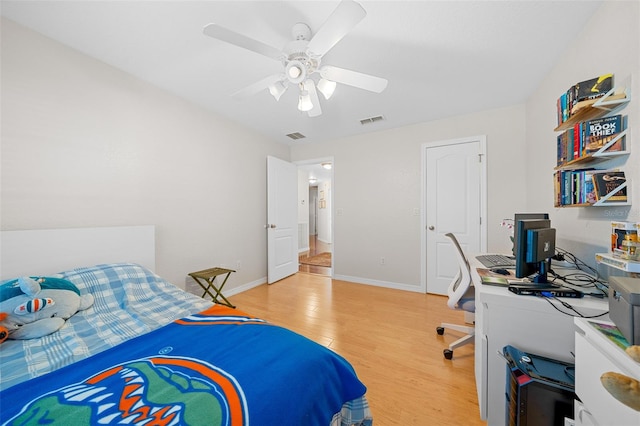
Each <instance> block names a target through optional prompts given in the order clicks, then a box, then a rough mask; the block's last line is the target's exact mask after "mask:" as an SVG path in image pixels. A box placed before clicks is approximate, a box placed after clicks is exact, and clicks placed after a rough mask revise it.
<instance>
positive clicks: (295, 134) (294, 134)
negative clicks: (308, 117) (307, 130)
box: [287, 132, 306, 141]
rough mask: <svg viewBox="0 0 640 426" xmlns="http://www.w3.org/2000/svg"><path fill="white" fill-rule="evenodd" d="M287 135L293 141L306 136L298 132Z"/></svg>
mask: <svg viewBox="0 0 640 426" xmlns="http://www.w3.org/2000/svg"><path fill="white" fill-rule="evenodd" d="M287 136H288V137H290V138H291V139H293V140H294V141H297V140H298V139H304V138H306V136H305V135H303V134H302V133H298V132H295V133H289V134H288V135H287Z"/></svg>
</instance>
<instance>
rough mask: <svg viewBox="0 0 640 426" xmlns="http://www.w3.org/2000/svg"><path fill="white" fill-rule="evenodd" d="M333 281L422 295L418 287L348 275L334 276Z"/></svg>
mask: <svg viewBox="0 0 640 426" xmlns="http://www.w3.org/2000/svg"><path fill="white" fill-rule="evenodd" d="M333 279H334V280H340V281H348V282H351V283H356V284H366V285H372V286H375V287H385V288H392V289H396V290H404V291H413V292H414V293H422V291H420V286H419V285H415V286H413V285H409V284H402V283H394V282H391V281H380V280H372V279H370V278H362V277H352V276H349V275H334V276H333Z"/></svg>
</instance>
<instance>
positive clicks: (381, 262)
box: [380, 257, 384, 265]
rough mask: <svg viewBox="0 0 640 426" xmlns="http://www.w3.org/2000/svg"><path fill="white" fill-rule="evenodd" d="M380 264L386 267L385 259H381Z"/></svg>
mask: <svg viewBox="0 0 640 426" xmlns="http://www.w3.org/2000/svg"><path fill="white" fill-rule="evenodd" d="M380 264H381V265H384V257H381V258H380Z"/></svg>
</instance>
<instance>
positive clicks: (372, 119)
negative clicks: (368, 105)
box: [360, 115, 384, 126]
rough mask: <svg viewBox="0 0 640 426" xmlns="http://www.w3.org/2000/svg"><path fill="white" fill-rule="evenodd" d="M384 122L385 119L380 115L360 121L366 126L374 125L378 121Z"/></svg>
mask: <svg viewBox="0 0 640 426" xmlns="http://www.w3.org/2000/svg"><path fill="white" fill-rule="evenodd" d="M382 120H384V117H383V116H381V115H378V116H376V117H369V118H363V119H362V120H360V124H362V125H363V126H364V125H365V124H372V123H375V122H376V121H382Z"/></svg>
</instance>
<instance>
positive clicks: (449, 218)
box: [423, 137, 486, 294]
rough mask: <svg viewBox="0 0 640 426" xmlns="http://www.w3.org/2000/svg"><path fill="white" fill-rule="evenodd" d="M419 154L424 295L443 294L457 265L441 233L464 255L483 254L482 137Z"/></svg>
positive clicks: (428, 147) (428, 148) (426, 148)
mask: <svg viewBox="0 0 640 426" xmlns="http://www.w3.org/2000/svg"><path fill="white" fill-rule="evenodd" d="M423 155H424V162H423V168H424V176H425V178H426V183H425V212H426V215H425V216H426V221H425V222H426V223H425V227H424V228H423V235H424V241H426V259H425V262H424V264H425V266H426V291H427V292H428V293H435V294H447V287H448V286H449V284H450V283H451V281H452V280H453V277H454V276H455V274H456V272H457V271H458V263H457V261H456V254H455V252H454V250H455V249H454V247H453V245H452V244H451V240H450V239H449V238H447V237H445V234H446V233H448V232H452V233H453V234H455V236H456V238H457V239H458V241H459V242H460V246H461V247H462V249H463V250H464V251H465V253H468V254H472V253H479V252H481V251H486V237H485V235H486V225H485V224H484V222H485V221H483V217H485V216H486V207H485V206H486V202H485V200H486V168H485V164H486V162H485V161H484V156H485V143H484V137H476V138H470V139H463V140H455V141H445V142H442V143H439V144H430V145H424V153H423ZM423 254H424V252H423Z"/></svg>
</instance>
